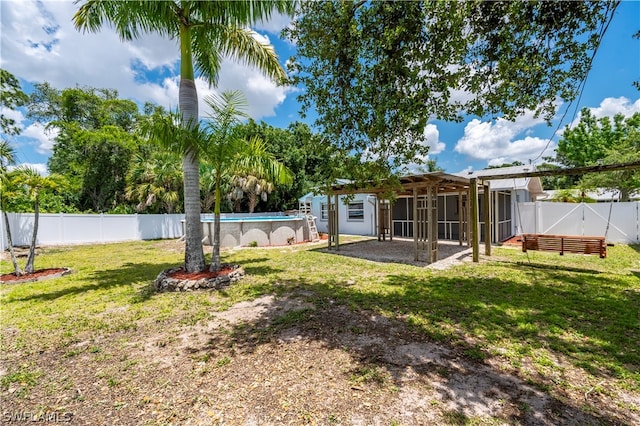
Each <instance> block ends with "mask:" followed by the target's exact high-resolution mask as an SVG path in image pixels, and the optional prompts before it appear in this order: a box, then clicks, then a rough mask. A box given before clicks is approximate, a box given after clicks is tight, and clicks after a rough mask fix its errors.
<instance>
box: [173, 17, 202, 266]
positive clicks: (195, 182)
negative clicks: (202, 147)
mask: <svg viewBox="0 0 640 426" xmlns="http://www.w3.org/2000/svg"><path fill="white" fill-rule="evenodd" d="M178 104H179V106H180V114H181V115H182V120H183V123H185V125H186V126H196V125H197V121H198V92H197V90H196V84H195V81H194V74H193V57H192V53H191V33H190V32H189V29H188V28H185V27H183V28H181V30H180V91H179V93H178ZM182 172H183V174H184V216H185V217H184V228H185V239H184V241H185V246H184V269H185V271H186V272H200V271H202V270H204V269H205V260H204V251H203V249H202V224H201V223H200V164H199V161H198V153H197V150H196V149H195V147H194V149H192V150H186V151H185V152H184V153H183V157H182Z"/></svg>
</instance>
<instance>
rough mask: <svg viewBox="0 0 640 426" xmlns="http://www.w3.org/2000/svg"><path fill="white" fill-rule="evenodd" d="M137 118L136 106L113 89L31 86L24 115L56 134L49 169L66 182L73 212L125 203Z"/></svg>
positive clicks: (134, 150)
mask: <svg viewBox="0 0 640 426" xmlns="http://www.w3.org/2000/svg"><path fill="white" fill-rule="evenodd" d="M139 116H140V115H139V112H138V106H137V105H136V104H135V102H133V101H131V100H126V99H120V98H119V97H118V92H117V91H116V90H111V89H96V88H92V87H83V88H80V87H75V88H67V89H62V90H58V89H56V88H54V87H52V86H51V85H49V84H48V83H41V84H36V85H35V88H34V91H33V92H32V94H31V96H30V102H29V104H28V117H29V118H31V119H33V120H35V121H37V122H39V123H42V124H43V125H44V126H46V128H47V129H56V130H57V135H56V137H55V143H54V146H53V154H52V155H51V157H50V158H49V161H48V168H49V171H51V172H52V173H57V174H61V175H64V176H66V177H67V178H68V180H69V182H70V185H71V188H72V190H71V191H70V192H71V193H70V194H69V197H68V200H67V201H68V202H69V203H73V204H74V205H75V207H76V208H77V209H79V210H81V211H84V210H92V211H94V212H103V211H107V210H110V209H111V208H113V207H114V205H116V204H119V203H122V202H123V201H124V189H125V183H126V182H125V177H126V174H127V171H128V167H129V163H130V160H131V158H132V156H133V155H134V153H135V152H136V149H137V140H136V136H135V133H134V131H135V127H136V123H137V121H138V119H139Z"/></svg>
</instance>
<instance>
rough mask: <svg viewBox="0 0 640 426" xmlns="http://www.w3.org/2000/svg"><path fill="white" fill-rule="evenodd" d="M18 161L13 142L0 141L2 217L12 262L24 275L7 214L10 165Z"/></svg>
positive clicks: (9, 194) (17, 271)
mask: <svg viewBox="0 0 640 426" xmlns="http://www.w3.org/2000/svg"><path fill="white" fill-rule="evenodd" d="M15 163H16V151H15V150H14V149H13V147H12V146H11V144H10V143H9V142H8V141H6V140H4V139H3V140H1V141H0V210H2V217H3V220H4V228H5V230H6V233H7V245H8V246H9V253H10V254H11V262H12V263H13V269H14V270H15V273H16V275H22V271H21V270H20V266H19V265H18V258H17V257H16V253H15V252H14V251H13V238H12V237H11V227H10V225H9V215H8V214H7V206H6V203H5V201H6V200H7V198H8V197H11V196H12V189H13V188H11V186H12V185H11V182H10V179H9V176H8V169H9V166H11V165H13V164H15Z"/></svg>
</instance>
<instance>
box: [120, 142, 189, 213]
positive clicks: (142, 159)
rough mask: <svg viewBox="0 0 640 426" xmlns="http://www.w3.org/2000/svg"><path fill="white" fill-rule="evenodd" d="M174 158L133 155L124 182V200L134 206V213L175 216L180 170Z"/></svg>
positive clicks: (162, 154) (160, 153)
mask: <svg viewBox="0 0 640 426" xmlns="http://www.w3.org/2000/svg"><path fill="white" fill-rule="evenodd" d="M178 160H179V158H177V157H176V154H173V153H171V152H163V151H157V150H156V151H153V152H152V153H151V155H150V156H146V155H143V154H139V155H136V156H135V157H134V159H133V163H132V166H131V170H130V171H129V176H128V178H127V181H128V182H129V184H128V185H127V189H126V194H125V196H126V198H127V199H128V200H131V201H135V202H137V205H136V211H138V212H142V211H150V212H152V213H162V212H164V213H174V212H177V211H179V210H180V201H181V199H182V190H181V188H182V186H183V185H182V169H181V168H180V166H179V164H180V162H179V161H178Z"/></svg>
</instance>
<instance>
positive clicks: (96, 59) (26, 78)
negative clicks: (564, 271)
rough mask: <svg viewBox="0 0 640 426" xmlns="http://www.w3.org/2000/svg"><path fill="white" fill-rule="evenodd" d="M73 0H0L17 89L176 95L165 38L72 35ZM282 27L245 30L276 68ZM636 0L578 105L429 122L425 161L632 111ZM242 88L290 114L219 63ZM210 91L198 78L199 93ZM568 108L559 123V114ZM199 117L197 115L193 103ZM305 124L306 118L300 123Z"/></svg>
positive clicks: (502, 158) (474, 159) (639, 56)
mask: <svg viewBox="0 0 640 426" xmlns="http://www.w3.org/2000/svg"><path fill="white" fill-rule="evenodd" d="M76 9H77V5H74V4H73V2H72V1H28V0H19V1H14V0H1V1H0V16H1V28H0V30H1V37H2V39H1V45H0V67H1V68H4V69H6V70H8V71H9V72H11V73H12V74H14V75H15V76H17V77H18V78H19V79H20V81H21V83H22V84H23V88H24V89H25V91H27V92H28V91H29V90H30V88H31V87H32V84H33V83H37V82H45V81H46V82H49V83H50V84H52V85H53V86H54V87H56V88H58V89H64V88H67V87H75V86H76V85H78V86H91V87H96V88H110V89H117V90H118V92H119V94H120V96H121V97H123V98H128V99H132V100H134V101H136V102H138V103H140V104H143V103H144V102H145V101H151V102H155V103H157V104H160V105H164V106H166V107H169V108H174V109H175V107H176V104H177V99H178V73H179V54H178V47H177V45H176V43H175V42H174V41H170V40H165V39H162V38H160V37H157V36H154V35H149V36H145V37H144V38H142V39H140V40H136V41H134V42H130V43H122V42H121V41H120V40H119V38H118V37H117V36H116V35H115V33H114V32H113V30H111V29H110V28H109V27H104V28H103V30H102V31H101V32H100V33H98V34H82V33H80V32H78V31H76V30H75V29H74V27H73V25H72V22H71V19H72V16H73V13H74V12H75V11H76ZM287 24H288V19H287V18H285V17H276V18H274V19H272V20H271V21H270V22H268V23H264V24H261V25H260V26H257V27H256V28H254V30H255V31H256V37H258V38H259V39H261V40H263V41H265V42H269V43H271V44H273V46H274V48H275V49H276V52H277V53H278V55H279V56H280V59H281V62H282V63H283V64H284V63H285V62H286V60H287V59H288V58H289V57H290V56H291V54H292V53H293V52H294V51H295V46H293V45H292V44H290V43H289V42H287V41H283V40H281V39H280V38H279V33H280V30H281V29H282V28H283V27H284V26H286V25H287ZM639 29H640V2H638V1H623V2H622V3H621V5H620V6H619V7H618V9H617V11H616V15H615V17H614V18H613V21H612V23H611V26H610V27H609V30H608V32H607V33H606V35H605V37H604V40H603V42H602V45H601V47H600V50H599V51H598V53H597V56H596V58H595V62H594V65H593V69H592V70H591V72H590V74H589V77H588V79H587V82H586V85H585V88H584V92H583V94H582V97H581V99H580V102H579V103H577V102H574V103H573V104H571V105H560V110H559V113H558V114H557V118H556V119H555V120H554V122H553V126H552V127H548V126H547V125H546V124H545V123H544V122H543V121H542V120H540V119H535V118H534V117H533V114H532V113H527V114H525V115H523V116H522V117H520V118H518V119H517V120H515V121H514V122H509V121H505V120H500V119H498V120H493V121H486V120H485V121H483V120H480V119H478V118H474V117H468V119H467V120H465V121H464V122H463V123H444V122H440V121H434V122H432V123H429V124H428V125H427V127H426V128H425V133H426V135H427V136H428V140H429V142H428V143H429V145H430V157H432V158H436V159H437V162H438V164H439V165H440V166H441V167H443V168H444V169H445V170H446V171H447V172H450V173H455V172H460V171H462V170H465V169H468V168H473V169H474V170H477V169H482V168H485V167H487V166H488V165H495V164H501V163H502V162H512V161H515V160H518V161H522V162H525V163H527V162H528V161H529V160H530V159H535V158H538V159H537V160H536V163H539V162H540V161H541V159H540V157H542V156H547V155H553V150H554V148H555V146H556V144H557V141H558V137H559V136H556V137H555V138H554V139H552V140H549V138H550V137H551V136H552V135H553V133H554V130H555V129H556V127H558V126H559V128H560V132H559V133H560V134H561V132H562V129H563V128H564V126H566V125H567V124H570V122H571V121H572V119H574V111H575V110H576V108H577V109H578V110H579V109H581V108H584V107H587V108H590V109H591V110H592V112H593V114H595V115H596V116H598V117H600V116H612V115H614V114H616V113H622V114H624V115H627V116H628V115H631V114H633V113H634V112H640V92H639V91H638V90H637V89H635V88H634V87H633V86H632V82H633V81H636V80H640V40H637V39H633V38H632V35H633V34H634V33H635V32H637V31H638V30H639ZM231 89H234V90H238V89H239V90H242V91H243V92H244V93H245V95H246V96H247V98H248V101H249V105H250V106H249V111H248V112H249V114H250V115H251V116H252V117H253V118H254V119H255V120H257V121H260V120H264V121H265V122H267V123H269V124H271V125H274V126H278V127H286V126H287V125H288V124H289V123H291V122H294V121H304V120H302V119H301V118H300V116H299V105H298V102H297V99H296V97H297V95H298V94H299V90H298V89H297V88H295V87H278V86H276V85H274V84H273V83H272V82H270V81H269V80H268V79H267V78H265V77H264V76H262V75H261V74H260V73H259V72H258V71H256V70H255V69H252V68H250V67H247V66H244V65H241V64H237V63H233V62H231V61H226V62H225V63H224V65H223V69H222V72H221V75H220V81H219V85H218V88H217V89H215V90H219V91H222V90H231ZM213 90H214V89H212V88H209V87H207V85H206V84H205V83H204V81H202V80H199V81H198V91H199V95H200V99H202V98H203V97H204V96H205V95H206V94H207V93H209V92H211V91H213ZM567 108H570V109H569V113H568V114H567V115H566V117H565V119H564V121H562V122H560V117H561V116H562V114H563V113H564V111H565V110H566V109H567ZM200 111H201V115H204V114H206V110H205V108H204V105H202V104H201V109H200ZM3 114H6V115H9V116H12V117H14V118H15V119H16V120H18V121H19V122H20V123H21V125H22V128H23V134H22V136H20V137H18V138H12V139H11V140H12V143H13V145H14V147H15V148H16V151H17V154H18V160H19V162H20V163H24V164H29V165H32V166H34V167H36V168H38V169H40V170H42V171H45V170H46V166H45V165H46V162H47V159H48V157H49V156H50V154H51V149H52V146H53V138H54V137H55V134H51V133H49V134H47V132H45V131H44V129H43V128H42V127H40V126H36V125H33V123H30V122H29V121H28V120H26V119H25V117H24V113H23V111H3ZM308 123H309V124H311V122H310V121H308Z"/></svg>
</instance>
